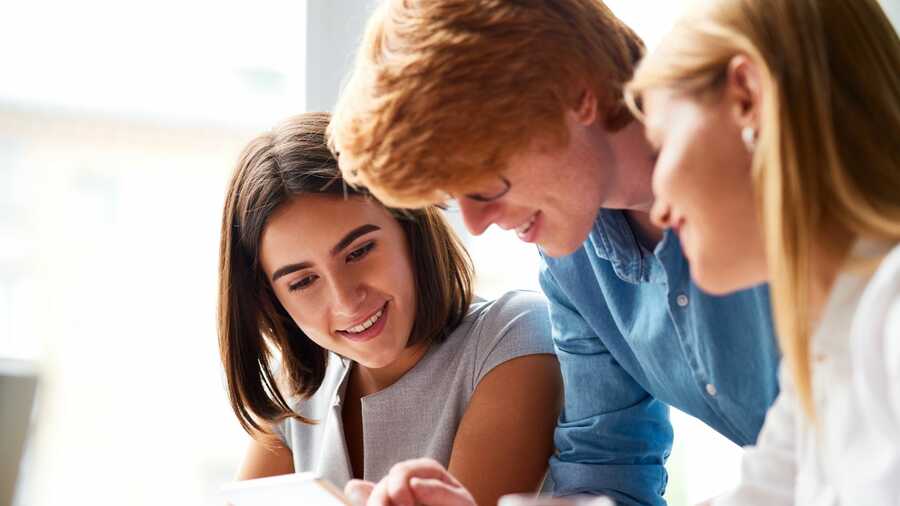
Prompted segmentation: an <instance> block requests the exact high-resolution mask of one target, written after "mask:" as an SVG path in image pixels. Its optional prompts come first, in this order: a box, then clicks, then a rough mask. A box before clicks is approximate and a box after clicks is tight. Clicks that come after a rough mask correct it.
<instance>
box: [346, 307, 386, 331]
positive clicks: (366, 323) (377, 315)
mask: <svg viewBox="0 0 900 506" xmlns="http://www.w3.org/2000/svg"><path fill="white" fill-rule="evenodd" d="M383 314H384V309H379V310H378V312H377V313H375V314H373V315H372V316H370V317H369V319H368V320H366V321H364V322H362V323H360V324H359V325H357V326H355V327H350V328H349V329H347V330H345V332H350V333H351V334H359V333H360V332H362V331H364V330H366V329H368V328H369V327H371V326H372V325H375V322H377V321H378V320H379V319H380V318H381V315H383Z"/></svg>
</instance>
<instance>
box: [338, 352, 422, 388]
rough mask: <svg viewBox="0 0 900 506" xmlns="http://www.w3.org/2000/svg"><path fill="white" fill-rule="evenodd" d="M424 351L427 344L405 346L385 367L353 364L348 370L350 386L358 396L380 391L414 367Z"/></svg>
mask: <svg viewBox="0 0 900 506" xmlns="http://www.w3.org/2000/svg"><path fill="white" fill-rule="evenodd" d="M426 351H428V346H427V345H424V344H418V345H415V346H411V347H409V348H405V349H404V350H403V352H402V353H401V354H400V356H399V357H397V359H396V360H394V361H393V362H392V363H391V364H389V365H387V366H385V367H366V366H364V365H360V364H354V366H353V370H352V371H350V386H351V388H352V390H353V391H354V392H356V393H357V394H358V395H359V397H365V396H366V395H371V394H374V393H376V392H380V391H381V390H384V389H385V388H387V387H389V386H391V385H393V384H394V383H396V382H397V381H398V380H399V379H400V378H402V377H403V375H404V374H406V373H407V372H409V370H410V369H412V368H413V367H415V365H416V364H417V363H419V360H420V359H421V358H422V356H424V355H425V352H426Z"/></svg>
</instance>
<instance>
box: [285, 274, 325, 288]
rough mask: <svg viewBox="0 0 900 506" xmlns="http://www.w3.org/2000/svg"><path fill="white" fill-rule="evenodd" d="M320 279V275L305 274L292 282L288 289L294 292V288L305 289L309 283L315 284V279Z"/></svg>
mask: <svg viewBox="0 0 900 506" xmlns="http://www.w3.org/2000/svg"><path fill="white" fill-rule="evenodd" d="M317 279H319V276H316V275H315V274H310V275H309V276H304V277H302V278H300V279H299V280H297V281H296V282H294V283H291V284H290V285H289V286H288V291H289V292H293V291H294V290H303V289H304V288H308V287H309V285H311V284H313V282H314V281H315V280H317Z"/></svg>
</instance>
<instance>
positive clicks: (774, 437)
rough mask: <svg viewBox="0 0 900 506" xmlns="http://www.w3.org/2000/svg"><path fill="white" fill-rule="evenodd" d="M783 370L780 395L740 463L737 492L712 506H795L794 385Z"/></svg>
mask: <svg viewBox="0 0 900 506" xmlns="http://www.w3.org/2000/svg"><path fill="white" fill-rule="evenodd" d="M788 376H789V375H788V374H787V371H786V370H785V369H784V368H783V367H782V371H781V381H780V383H781V393H780V394H779V395H778V398H777V399H775V403H774V404H773V405H772V407H771V408H769V411H768V412H767V413H766V421H765V423H764V424H763V428H762V430H761V431H760V433H759V439H758V440H757V442H756V445H755V446H751V447H748V448H746V450H745V451H744V455H743V458H742V460H741V481H740V483H739V484H738V486H737V488H736V489H735V490H734V491H732V492H730V493H728V494H725V495H723V496H721V497H717V498H716V499H714V500H713V501H712V504H713V505H714V506H742V505H745V506H753V505H757V504H765V505H766V506H790V505H792V504H794V482H795V481H796V479H797V462H796V450H795V447H794V444H795V439H796V437H797V436H798V435H797V434H796V427H797V421H796V417H797V416H804V415H802V413H798V411H797V409H798V406H797V404H796V398H795V396H794V391H793V385H792V382H791V380H790V378H789V377H788Z"/></svg>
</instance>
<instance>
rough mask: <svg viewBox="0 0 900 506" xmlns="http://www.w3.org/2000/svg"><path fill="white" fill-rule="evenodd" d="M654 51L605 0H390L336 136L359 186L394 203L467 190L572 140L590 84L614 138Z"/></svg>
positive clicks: (376, 22)
mask: <svg viewBox="0 0 900 506" xmlns="http://www.w3.org/2000/svg"><path fill="white" fill-rule="evenodd" d="M642 54H643V43H642V42H641V40H640V38H638V37H637V35H635V34H634V32H633V31H632V30H631V29H629V28H628V27H627V26H626V25H624V24H623V23H622V22H621V21H619V20H618V19H617V18H616V17H615V16H614V15H613V14H612V12H611V11H610V10H609V9H608V8H607V7H606V5H604V4H603V3H602V2H601V1H599V0H553V1H540V2H520V1H513V0H385V1H384V2H383V3H382V4H380V5H379V7H378V8H377V9H376V11H375V13H374V14H373V15H372V17H371V18H370V20H369V23H368V27H367V29H366V34H365V36H364V40H363V42H362V45H361V47H360V49H359V52H358V54H357V59H356V63H355V65H354V68H353V71H352V74H351V77H350V79H349V81H348V83H347V84H346V86H345V89H344V90H343V92H342V94H341V97H340V99H339V101H338V104H337V106H336V109H335V114H334V118H333V119H332V123H331V125H330V127H329V131H328V135H329V145H330V146H331V148H332V150H333V151H335V153H337V154H338V155H339V158H340V166H341V170H342V171H343V173H344V177H345V179H346V180H347V181H348V182H351V183H360V184H363V185H365V186H366V187H368V188H369V190H370V191H372V193H373V194H375V196H377V197H378V198H379V199H380V200H382V201H383V202H385V203H386V204H388V205H394V206H404V207H416V206H419V205H424V204H429V203H435V202H438V201H441V200H443V199H444V198H445V195H446V194H445V193H444V192H450V193H466V192H467V191H472V189H473V188H475V187H476V186H477V185H478V184H480V183H482V182H484V181H486V180H488V178H491V177H492V176H494V175H495V174H498V173H499V172H500V171H502V170H503V169H504V168H505V164H506V163H507V162H508V159H509V157H510V156H511V155H512V154H513V152H514V151H515V150H517V149H521V147H522V146H524V145H526V144H527V143H528V142H530V141H532V140H534V138H535V137H538V136H541V137H542V138H541V141H545V140H546V141H549V142H550V143H551V145H552V144H553V143H554V142H556V143H560V144H561V143H564V142H566V141H567V139H566V130H565V123H564V113H565V110H566V108H567V107H568V108H573V107H575V106H576V105H577V103H578V99H579V96H578V94H579V91H580V89H579V88H583V87H590V88H592V89H593V91H594V93H595V95H596V96H597V98H598V103H599V110H600V112H601V114H602V115H603V118H604V120H605V124H606V126H607V128H609V129H610V130H617V129H620V128H622V127H623V126H624V125H626V124H628V123H629V122H630V121H631V120H632V116H631V113H630V111H629V110H628V108H627V107H625V105H624V104H623V102H622V100H621V98H622V87H623V85H624V83H625V81H627V80H628V79H629V78H630V77H631V74H632V72H633V69H634V66H635V65H636V63H637V61H638V59H639V58H640V57H641V56H642Z"/></svg>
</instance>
